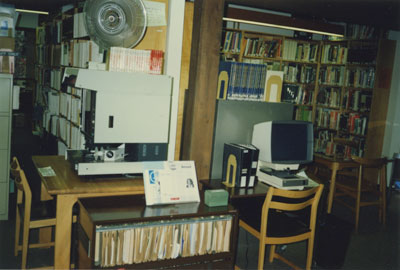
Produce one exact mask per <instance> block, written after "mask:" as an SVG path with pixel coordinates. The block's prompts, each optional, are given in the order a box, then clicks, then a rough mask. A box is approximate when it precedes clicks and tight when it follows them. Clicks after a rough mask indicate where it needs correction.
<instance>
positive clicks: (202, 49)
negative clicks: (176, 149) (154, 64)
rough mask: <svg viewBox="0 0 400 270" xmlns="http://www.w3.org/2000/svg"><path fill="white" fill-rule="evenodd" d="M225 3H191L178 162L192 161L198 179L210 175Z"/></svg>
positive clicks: (216, 0) (221, 0)
mask: <svg viewBox="0 0 400 270" xmlns="http://www.w3.org/2000/svg"><path fill="white" fill-rule="evenodd" d="M224 4H225V0H202V1H195V4H194V20H193V35H192V51H191V60H190V72H189V89H188V91H187V93H186V94H187V96H186V102H185V113H184V120H183V123H184V127H183V137H182V159H188V160H194V161H195V164H196V170H197V176H198V179H199V180H200V179H208V178H209V176H210V167H211V164H210V162H211V156H212V141H213V135H214V118H215V117H214V116H215V104H216V96H217V81H218V66H219V48H220V42H221V33H222V17H223V13H224Z"/></svg>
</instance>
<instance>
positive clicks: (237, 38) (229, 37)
mask: <svg viewBox="0 0 400 270" xmlns="http://www.w3.org/2000/svg"><path fill="white" fill-rule="evenodd" d="M241 43H242V33H241V32H236V31H226V32H225V38H224V42H223V47H222V51H223V52H231V53H239V52H240V45H241Z"/></svg>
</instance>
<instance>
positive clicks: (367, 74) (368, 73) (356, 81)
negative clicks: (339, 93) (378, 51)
mask: <svg viewBox="0 0 400 270" xmlns="http://www.w3.org/2000/svg"><path fill="white" fill-rule="evenodd" d="M374 83H375V68H372V67H371V68H356V69H347V70H346V79H345V85H346V86H351V87H357V88H374Z"/></svg>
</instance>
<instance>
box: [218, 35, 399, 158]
mask: <svg viewBox="0 0 400 270" xmlns="http://www.w3.org/2000/svg"><path fill="white" fill-rule="evenodd" d="M351 29H352V30H351V34H352V37H354V38H356V37H360V36H361V37H370V39H354V38H351V39H343V40H322V41H317V40H300V39H295V38H292V37H286V36H277V35H267V34H265V33H255V32H250V31H245V30H239V29H224V30H223V31H222V41H221V49H220V55H221V61H224V62H226V61H235V62H241V63H250V64H258V65H260V64H262V65H266V66H267V73H268V70H280V71H283V72H284V80H283V90H282V102H289V103H293V104H295V106H294V119H296V120H304V121H312V122H313V123H314V127H315V143H314V151H315V153H316V154H319V155H322V156H327V157H330V158H350V156H351V155H357V156H378V155H380V152H381V149H382V145H383V134H384V128H385V127H384V125H383V122H384V121H385V120H384V119H386V111H387V104H388V93H389V90H390V80H388V78H387V77H388V76H389V77H390V76H391V71H392V69H393V56H394V48H393V46H394V45H393V44H394V42H393V41H389V40H386V39H384V38H383V37H381V38H380V39H376V31H375V32H374V30H372V29H370V28H363V27H358V28H351ZM361 29H362V30H361ZM357 31H361V32H357ZM368 33H370V34H368ZM372 33H375V34H372ZM221 63H222V62H221ZM235 65H236V66H237V65H238V64H235ZM226 66H227V65H226V64H224V63H222V64H220V68H221V70H226ZM248 69H250V68H248ZM244 70H245V69H243V71H241V69H239V73H238V72H237V70H235V69H234V68H232V69H231V71H233V73H232V74H233V76H234V77H235V76H236V77H235V80H239V81H243V80H244V79H246V80H247V78H248V77H249V75H246V74H247V73H246V72H247V71H244ZM246 70H247V69H246ZM244 72H245V73H246V74H244ZM232 74H230V76H232ZM238 77H239V79H238ZM233 81H234V80H233ZM229 82H231V81H229ZM242 88H243V87H242ZM228 89H229V88H228ZM228 91H229V90H228ZM285 92H289V94H291V95H289V96H284V93H285ZM218 97H219V98H223V99H249V98H247V97H246V96H242V95H235V96H232V95H229V94H227V95H220V94H219V95H218ZM250 100H251V98H250ZM336 138H341V139H345V140H350V141H353V142H355V144H352V146H349V145H342V144H340V142H339V141H338V140H334V139H336ZM371 138H375V139H377V140H378V141H379V143H378V144H376V143H374V142H372V140H371ZM375 139H374V140H375ZM354 145H357V146H354Z"/></svg>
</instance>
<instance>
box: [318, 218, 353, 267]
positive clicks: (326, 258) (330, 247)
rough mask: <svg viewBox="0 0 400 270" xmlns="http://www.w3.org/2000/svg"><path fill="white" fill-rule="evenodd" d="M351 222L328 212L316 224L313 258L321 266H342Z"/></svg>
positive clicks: (348, 241) (351, 226)
mask: <svg viewBox="0 0 400 270" xmlns="http://www.w3.org/2000/svg"><path fill="white" fill-rule="evenodd" d="M353 227H354V226H353V224H351V223H349V222H347V221H345V220H343V219H340V218H338V217H337V216H335V215H332V214H328V215H326V217H325V218H324V220H323V221H321V222H320V223H319V224H318V227H317V231H316V237H315V248H314V251H315V252H314V260H315V262H316V264H317V265H318V266H319V267H321V268H326V269H339V268H341V267H342V266H343V264H344V261H345V258H346V253H347V248H348V246H349V243H350V237H351V232H352V231H353Z"/></svg>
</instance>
